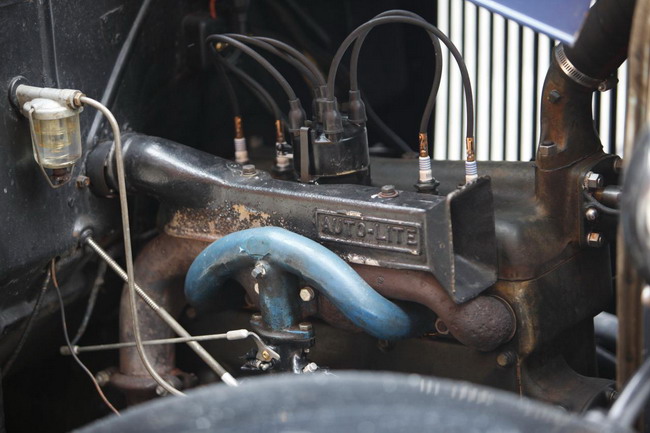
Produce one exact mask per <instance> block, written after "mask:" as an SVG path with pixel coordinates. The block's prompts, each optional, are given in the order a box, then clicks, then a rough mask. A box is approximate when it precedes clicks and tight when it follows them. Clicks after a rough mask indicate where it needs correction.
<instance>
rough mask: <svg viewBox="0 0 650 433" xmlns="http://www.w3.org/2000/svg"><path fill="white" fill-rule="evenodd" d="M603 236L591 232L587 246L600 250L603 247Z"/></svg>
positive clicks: (588, 235)
mask: <svg viewBox="0 0 650 433" xmlns="http://www.w3.org/2000/svg"><path fill="white" fill-rule="evenodd" d="M603 242H604V239H603V236H602V235H601V234H600V233H596V232H591V233H589V234H587V245H589V246H590V247H592V248H600V247H602V246H603Z"/></svg>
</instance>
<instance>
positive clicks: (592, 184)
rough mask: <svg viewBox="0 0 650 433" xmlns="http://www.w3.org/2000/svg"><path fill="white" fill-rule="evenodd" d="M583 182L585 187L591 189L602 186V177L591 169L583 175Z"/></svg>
mask: <svg viewBox="0 0 650 433" xmlns="http://www.w3.org/2000/svg"><path fill="white" fill-rule="evenodd" d="M583 184H584V186H585V188H587V189H592V190H593V189H598V188H602V186H603V177H602V176H601V175H599V174H598V173H594V172H593V171H590V172H588V173H587V174H586V175H585V178H584V181H583Z"/></svg>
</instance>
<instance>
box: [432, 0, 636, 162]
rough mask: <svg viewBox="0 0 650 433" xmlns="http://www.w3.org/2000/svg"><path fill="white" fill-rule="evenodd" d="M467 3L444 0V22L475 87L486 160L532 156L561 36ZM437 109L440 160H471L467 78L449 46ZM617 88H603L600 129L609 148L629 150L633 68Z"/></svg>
mask: <svg viewBox="0 0 650 433" xmlns="http://www.w3.org/2000/svg"><path fill="white" fill-rule="evenodd" d="M465 3H466V1H465V0H438V6H437V7H438V20H439V21H438V23H437V25H438V27H439V28H440V30H441V31H443V32H444V33H446V34H448V35H449V36H450V38H451V40H452V41H453V42H454V43H455V44H456V46H457V47H458V48H459V50H460V51H461V53H462V54H463V57H464V58H465V61H466V63H467V69H468V72H469V75H470V77H471V79H472V80H473V81H472V88H473V90H474V102H475V104H476V109H477V112H476V145H477V156H478V159H479V160H488V159H490V160H494V161H501V160H508V161H515V160H521V161H529V160H531V159H533V158H534V157H535V149H536V147H537V142H538V140H539V134H540V128H539V115H540V103H541V97H542V89H543V85H544V78H545V77H546V71H547V70H548V67H549V65H550V61H551V56H552V52H553V47H554V46H555V44H556V41H554V40H552V39H549V38H548V37H546V36H544V35H541V34H538V33H535V32H534V31H533V30H531V29H529V28H524V27H522V26H520V25H518V24H517V23H515V22H513V21H508V20H506V19H504V18H502V17H501V16H498V15H494V14H493V13H492V12H490V11H488V10H486V9H484V8H480V7H477V6H475V5H473V4H471V3H467V4H465ZM443 58H444V61H445V68H444V75H445V76H443V79H442V83H441V87H440V92H439V94H438V101H437V104H436V109H435V112H434V120H433V121H434V151H433V157H434V158H435V159H439V160H441V159H452V160H458V159H462V158H463V157H464V134H465V131H464V124H465V122H466V113H464V100H463V94H462V82H461V79H460V75H459V74H458V70H457V68H456V66H455V65H453V62H454V60H453V57H451V56H449V55H448V53H447V51H446V50H445V53H444V54H443ZM618 77H619V83H618V86H617V87H616V88H615V89H612V90H610V91H609V92H605V93H602V94H600V93H598V92H596V93H595V96H594V103H593V112H594V126H595V128H596V130H597V131H599V134H600V138H601V141H602V143H603V148H604V149H605V151H608V152H610V153H617V154H619V155H621V154H622V150H623V140H624V133H625V131H624V125H625V104H626V99H627V66H626V64H624V65H623V66H622V67H621V69H620V70H619V73H618Z"/></svg>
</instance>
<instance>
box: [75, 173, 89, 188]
mask: <svg viewBox="0 0 650 433" xmlns="http://www.w3.org/2000/svg"><path fill="white" fill-rule="evenodd" d="M75 183H76V184H77V188H86V187H88V186H90V178H89V177H88V176H77V179H76V181H75Z"/></svg>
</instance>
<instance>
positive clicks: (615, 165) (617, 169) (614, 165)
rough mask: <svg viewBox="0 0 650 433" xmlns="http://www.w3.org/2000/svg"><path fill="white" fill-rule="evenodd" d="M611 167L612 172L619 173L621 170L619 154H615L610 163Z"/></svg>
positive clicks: (621, 162) (621, 163)
mask: <svg viewBox="0 0 650 433" xmlns="http://www.w3.org/2000/svg"><path fill="white" fill-rule="evenodd" d="M612 169H613V170H614V173H616V174H620V173H621V172H622V171H623V160H622V159H621V157H620V156H617V157H616V158H615V159H614V162H613V163H612Z"/></svg>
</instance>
